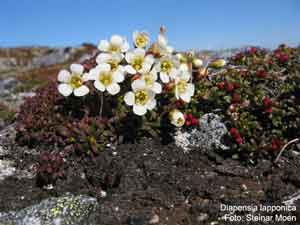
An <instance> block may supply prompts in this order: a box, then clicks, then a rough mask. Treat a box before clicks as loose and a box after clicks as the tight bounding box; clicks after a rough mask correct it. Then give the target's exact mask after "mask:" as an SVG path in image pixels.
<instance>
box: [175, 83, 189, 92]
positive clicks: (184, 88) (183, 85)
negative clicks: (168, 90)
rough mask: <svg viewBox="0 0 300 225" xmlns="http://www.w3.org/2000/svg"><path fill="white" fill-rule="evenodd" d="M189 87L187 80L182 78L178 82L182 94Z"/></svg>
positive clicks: (178, 88)
mask: <svg viewBox="0 0 300 225" xmlns="http://www.w3.org/2000/svg"><path fill="white" fill-rule="evenodd" d="M186 89H187V82H186V81H184V80H181V81H179V82H178V83H177V90H178V92H179V93H180V94H183V93H184V92H185V91H186Z"/></svg>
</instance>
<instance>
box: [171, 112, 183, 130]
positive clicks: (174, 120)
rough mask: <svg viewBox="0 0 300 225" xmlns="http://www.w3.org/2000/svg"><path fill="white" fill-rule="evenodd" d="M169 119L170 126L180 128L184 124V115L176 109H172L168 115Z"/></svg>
mask: <svg viewBox="0 0 300 225" xmlns="http://www.w3.org/2000/svg"><path fill="white" fill-rule="evenodd" d="M169 118H170V120H171V124H173V125H174V126H176V127H182V126H183V125H184V123H185V118H184V115H183V113H182V112H180V111H179V110H178V109H173V110H172V111H171V112H170V114H169Z"/></svg>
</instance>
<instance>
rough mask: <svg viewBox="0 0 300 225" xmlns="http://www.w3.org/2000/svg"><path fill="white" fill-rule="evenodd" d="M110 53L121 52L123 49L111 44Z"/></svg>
mask: <svg viewBox="0 0 300 225" xmlns="http://www.w3.org/2000/svg"><path fill="white" fill-rule="evenodd" d="M109 51H110V52H120V51H121V49H120V47H119V46H118V45H113V44H110V46H109Z"/></svg>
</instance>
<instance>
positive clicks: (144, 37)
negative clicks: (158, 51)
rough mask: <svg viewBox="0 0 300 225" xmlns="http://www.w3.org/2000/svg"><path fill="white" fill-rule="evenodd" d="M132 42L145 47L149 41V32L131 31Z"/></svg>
mask: <svg viewBox="0 0 300 225" xmlns="http://www.w3.org/2000/svg"><path fill="white" fill-rule="evenodd" d="M132 36H133V43H134V45H135V46H136V47H137V48H145V47H146V46H147V45H148V43H149V34H148V33H147V32H138V31H134V32H133V35H132Z"/></svg>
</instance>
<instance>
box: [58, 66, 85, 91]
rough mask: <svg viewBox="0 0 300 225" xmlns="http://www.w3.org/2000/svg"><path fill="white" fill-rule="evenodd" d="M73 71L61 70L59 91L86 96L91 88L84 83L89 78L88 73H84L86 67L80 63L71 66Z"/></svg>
mask: <svg viewBox="0 0 300 225" xmlns="http://www.w3.org/2000/svg"><path fill="white" fill-rule="evenodd" d="M70 70H71V73H70V72H69V71H67V70H61V71H60V72H59V73H58V78H57V79H58V81H59V82H61V84H59V85H58V91H59V93H61V94H62V95H63V96H69V95H71V94H72V93H73V92H74V95H75V96H84V95H86V94H88V93H89V88H88V87H87V86H86V85H84V82H85V81H87V80H88V76H87V74H86V73H85V74H83V71H84V68H83V66H82V65H80V64H72V65H71V66H70Z"/></svg>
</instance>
